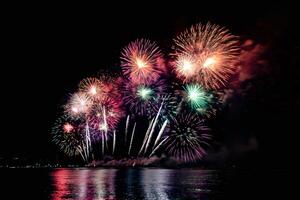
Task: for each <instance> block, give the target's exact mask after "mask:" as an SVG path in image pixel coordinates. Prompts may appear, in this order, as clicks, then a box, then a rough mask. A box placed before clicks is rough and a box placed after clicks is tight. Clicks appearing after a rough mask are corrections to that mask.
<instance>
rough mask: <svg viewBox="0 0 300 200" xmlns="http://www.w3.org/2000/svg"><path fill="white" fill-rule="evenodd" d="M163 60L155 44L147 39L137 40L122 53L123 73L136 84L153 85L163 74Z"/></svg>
mask: <svg viewBox="0 0 300 200" xmlns="http://www.w3.org/2000/svg"><path fill="white" fill-rule="evenodd" d="M161 58H162V55H161V52H160V50H159V48H158V46H157V45H156V44H155V43H154V42H151V41H150V40H145V39H141V40H136V41H134V42H131V43H130V44H129V45H128V46H127V47H126V48H124V49H123V51H122V53H121V66H122V69H123V73H124V75H126V76H128V77H129V78H130V80H131V81H132V82H134V83H135V84H149V83H153V82H155V81H156V80H157V79H158V78H159V76H160V74H161V72H162V69H161V67H162V66H161V65H160V60H161Z"/></svg>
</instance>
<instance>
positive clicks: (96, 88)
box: [79, 78, 108, 100]
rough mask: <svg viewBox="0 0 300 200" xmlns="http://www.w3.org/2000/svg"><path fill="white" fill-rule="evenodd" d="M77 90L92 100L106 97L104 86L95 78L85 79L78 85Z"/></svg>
mask: <svg viewBox="0 0 300 200" xmlns="http://www.w3.org/2000/svg"><path fill="white" fill-rule="evenodd" d="M79 90H80V91H81V92H84V93H86V94H87V95H88V96H89V97H90V98H91V99H93V100H102V99H103V98H105V97H106V96H107V95H108V91H107V87H106V84H105V83H104V82H103V81H101V80H100V79H97V78H86V79H83V80H82V81H81V82H80V83H79Z"/></svg>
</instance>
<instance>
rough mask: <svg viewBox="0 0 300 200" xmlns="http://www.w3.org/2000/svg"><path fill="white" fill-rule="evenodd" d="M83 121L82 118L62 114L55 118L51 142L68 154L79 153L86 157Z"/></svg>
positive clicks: (75, 154)
mask: <svg viewBox="0 0 300 200" xmlns="http://www.w3.org/2000/svg"><path fill="white" fill-rule="evenodd" d="M83 124H84V123H83V122H82V120H74V119H73V118H70V117H67V116H63V117H60V118H58V119H57V120H56V122H55V124H54V126H53V128H52V135H53V142H54V143H55V144H57V145H58V146H59V148H60V150H62V151H63V152H65V154H67V155H69V156H77V155H80V156H81V157H82V158H83V159H84V160H86V159H87V155H86V152H85V143H84V142H83V141H84V125H83Z"/></svg>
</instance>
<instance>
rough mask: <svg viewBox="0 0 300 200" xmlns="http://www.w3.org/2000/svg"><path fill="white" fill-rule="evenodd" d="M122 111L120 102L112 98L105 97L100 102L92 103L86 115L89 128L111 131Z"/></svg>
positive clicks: (122, 113) (121, 115)
mask: <svg viewBox="0 0 300 200" xmlns="http://www.w3.org/2000/svg"><path fill="white" fill-rule="evenodd" d="M123 115H124V112H123V110H122V109H121V106H120V103H119V102H118V101H115V100H114V99H113V98H105V99H103V100H102V101H101V103H97V104H94V105H93V106H92V108H91V112H90V113H89V115H88V121H89V125H90V127H91V128H93V129H95V130H99V131H112V130H113V129H115V128H116V126H117V124H118V123H119V121H120V119H121V117H123Z"/></svg>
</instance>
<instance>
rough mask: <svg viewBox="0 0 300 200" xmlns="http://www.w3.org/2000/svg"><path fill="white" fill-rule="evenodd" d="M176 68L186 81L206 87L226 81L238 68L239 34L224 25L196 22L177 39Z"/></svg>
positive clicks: (213, 87)
mask: <svg viewBox="0 0 300 200" xmlns="http://www.w3.org/2000/svg"><path fill="white" fill-rule="evenodd" d="M174 42H175V46H174V50H175V52H174V55H175V71H176V74H177V76H178V77H179V78H182V79H183V80H184V81H185V82H190V81H197V82H200V83H201V84H202V85H203V86H204V87H205V88H209V89H219V88H221V87H223V86H225V85H226V83H227V81H228V80H229V78H230V76H231V75H232V74H233V73H234V72H235V70H236V60H237V56H238V52H239V48H238V42H237V37H236V36H233V35H232V34H230V33H229V31H228V30H227V29H225V28H223V27H221V26H218V25H213V24H210V23H207V24H205V25H203V24H197V25H195V26H192V27H191V28H190V29H188V30H186V31H184V32H183V33H182V34H180V35H179V36H178V37H177V38H176V39H174Z"/></svg>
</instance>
